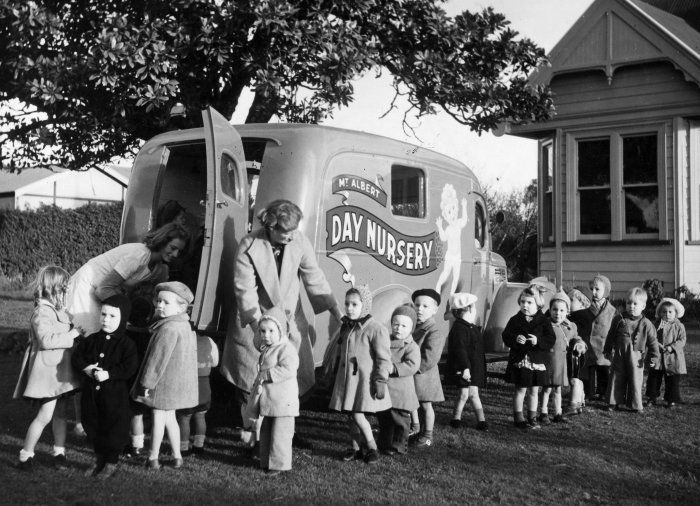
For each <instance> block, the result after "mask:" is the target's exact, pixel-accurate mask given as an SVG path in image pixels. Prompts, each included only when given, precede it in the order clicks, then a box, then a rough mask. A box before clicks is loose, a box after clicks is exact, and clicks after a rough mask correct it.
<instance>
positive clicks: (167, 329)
mask: <svg viewBox="0 0 700 506" xmlns="http://www.w3.org/2000/svg"><path fill="white" fill-rule="evenodd" d="M156 294H157V295H156V310H155V317H156V318H157V321H156V322H155V323H154V324H153V325H152V326H151V332H152V337H151V341H150V342H149V343H148V349H147V350H146V356H145V358H144V361H143V364H141V369H140V371H139V375H138V379H137V380H136V383H135V385H134V389H133V391H132V396H133V397H134V398H135V399H136V400H138V401H139V402H142V403H144V404H146V405H147V406H149V407H151V409H152V415H153V427H152V430H151V451H150V454H149V457H148V461H147V462H146V465H147V466H148V467H149V468H151V469H160V462H159V460H158V457H159V453H160V445H161V443H162V441H163V436H164V434H165V431H166V430H167V432H168V441H169V442H170V448H171V449H172V452H173V457H174V462H173V467H175V468H176V469H177V468H180V467H182V454H181V453H180V427H179V426H178V423H177V418H176V417H175V410H177V409H184V408H191V407H194V406H196V405H197V404H198V401H199V397H198V391H197V339H196V336H195V333H194V332H193V331H192V327H191V325H190V320H189V316H188V315H187V306H188V305H189V304H191V303H192V301H193V300H194V295H192V292H191V291H190V289H189V288H187V286H186V285H185V284H183V283H181V282H179V281H170V282H167V283H159V284H158V285H156Z"/></svg>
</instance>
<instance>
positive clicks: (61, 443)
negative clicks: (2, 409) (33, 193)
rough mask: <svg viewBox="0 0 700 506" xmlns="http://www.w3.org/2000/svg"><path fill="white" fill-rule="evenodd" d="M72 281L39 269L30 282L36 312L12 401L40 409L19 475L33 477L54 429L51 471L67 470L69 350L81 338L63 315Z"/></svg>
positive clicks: (52, 269) (72, 379)
mask: <svg viewBox="0 0 700 506" xmlns="http://www.w3.org/2000/svg"><path fill="white" fill-rule="evenodd" d="M69 278H70V275H69V274H68V273H67V272H66V271H65V270H63V269H61V268H60V267H56V266H53V265H50V266H46V267H43V268H42V269H41V270H40V271H39V273H38V274H37V277H36V281H35V282H34V312H33V313H32V316H31V319H30V326H29V347H28V348H27V351H26V352H25V354H24V360H23V361H22V368H21V371H20V374H19V380H18V381H17V387H16V388H15V392H14V396H13V397H14V398H15V399H19V398H25V399H29V400H31V401H35V402H36V403H37V404H39V412H38V413H37V415H36V417H35V418H34V420H32V423H31V424H30V425H29V429H28V430H27V435H26V437H25V438H24V446H23V447H22V449H21V450H20V452H19V464H18V467H19V468H20V469H23V470H26V471H31V470H32V466H33V460H34V448H35V447H36V444H37V442H38V441H39V438H40V437H41V433H42V432H44V428H45V427H46V426H47V425H48V424H49V422H51V423H52V429H53V438H54V447H53V462H54V467H56V468H58V469H64V468H65V467H66V450H65V442H66V406H67V404H69V403H70V400H69V397H70V396H71V395H73V394H74V393H75V392H76V391H77V390H78V385H79V383H78V378H77V377H76V375H75V374H74V373H73V368H72V366H71V362H70V361H71V353H72V351H71V348H72V347H73V343H74V341H75V338H76V337H78V336H79V335H80V331H79V329H77V328H73V325H72V324H71V322H70V319H69V317H68V313H66V311H65V309H64V308H65V298H66V286H67V284H68V279H69Z"/></svg>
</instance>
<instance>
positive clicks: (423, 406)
mask: <svg viewBox="0 0 700 506" xmlns="http://www.w3.org/2000/svg"><path fill="white" fill-rule="evenodd" d="M411 300H413V304H414V305H415V307H416V328H415V330H414V331H413V340H414V341H415V342H416V344H417V345H418V347H419V348H420V357H421V360H420V367H418V372H417V373H416V375H415V376H414V377H413V378H414V381H415V384H416V394H417V395H418V402H419V403H420V410H419V411H421V412H422V413H423V423H422V430H421V431H420V434H419V436H418V440H417V441H416V446H419V447H430V446H431V445H432V444H433V427H434V425H435V411H434V410H433V403H434V402H443V401H444V400H445V396H444V394H443V392H442V383H440V371H439V369H438V362H439V361H440V357H441V356H442V349H443V348H444V347H445V340H446V336H445V335H444V334H442V333H441V332H440V330H439V329H438V326H437V323H435V318H434V316H435V313H437V310H438V306H440V294H439V293H438V292H436V291H435V290H433V289H431V288H423V289H420V290H416V291H415V292H413V294H412V295H411Z"/></svg>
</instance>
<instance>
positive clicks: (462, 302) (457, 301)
mask: <svg viewBox="0 0 700 506" xmlns="http://www.w3.org/2000/svg"><path fill="white" fill-rule="evenodd" d="M477 300H478V297H477V296H476V295H474V294H471V293H466V292H462V293H454V294H452V297H450V309H464V308H465V307H468V306H471V305H472V304H474V303H475V302H476V301H477Z"/></svg>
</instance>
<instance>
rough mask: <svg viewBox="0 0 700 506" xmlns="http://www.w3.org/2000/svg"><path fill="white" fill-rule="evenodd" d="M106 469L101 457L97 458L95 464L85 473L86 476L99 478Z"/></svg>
mask: <svg viewBox="0 0 700 506" xmlns="http://www.w3.org/2000/svg"><path fill="white" fill-rule="evenodd" d="M104 467H105V462H104V460H102V458H101V457H97V459H96V460H95V463H94V464H93V465H92V466H90V467H89V468H88V469H87V471H85V473H84V475H85V476H97V475H98V474H100V473H101V472H102V469H104Z"/></svg>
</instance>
